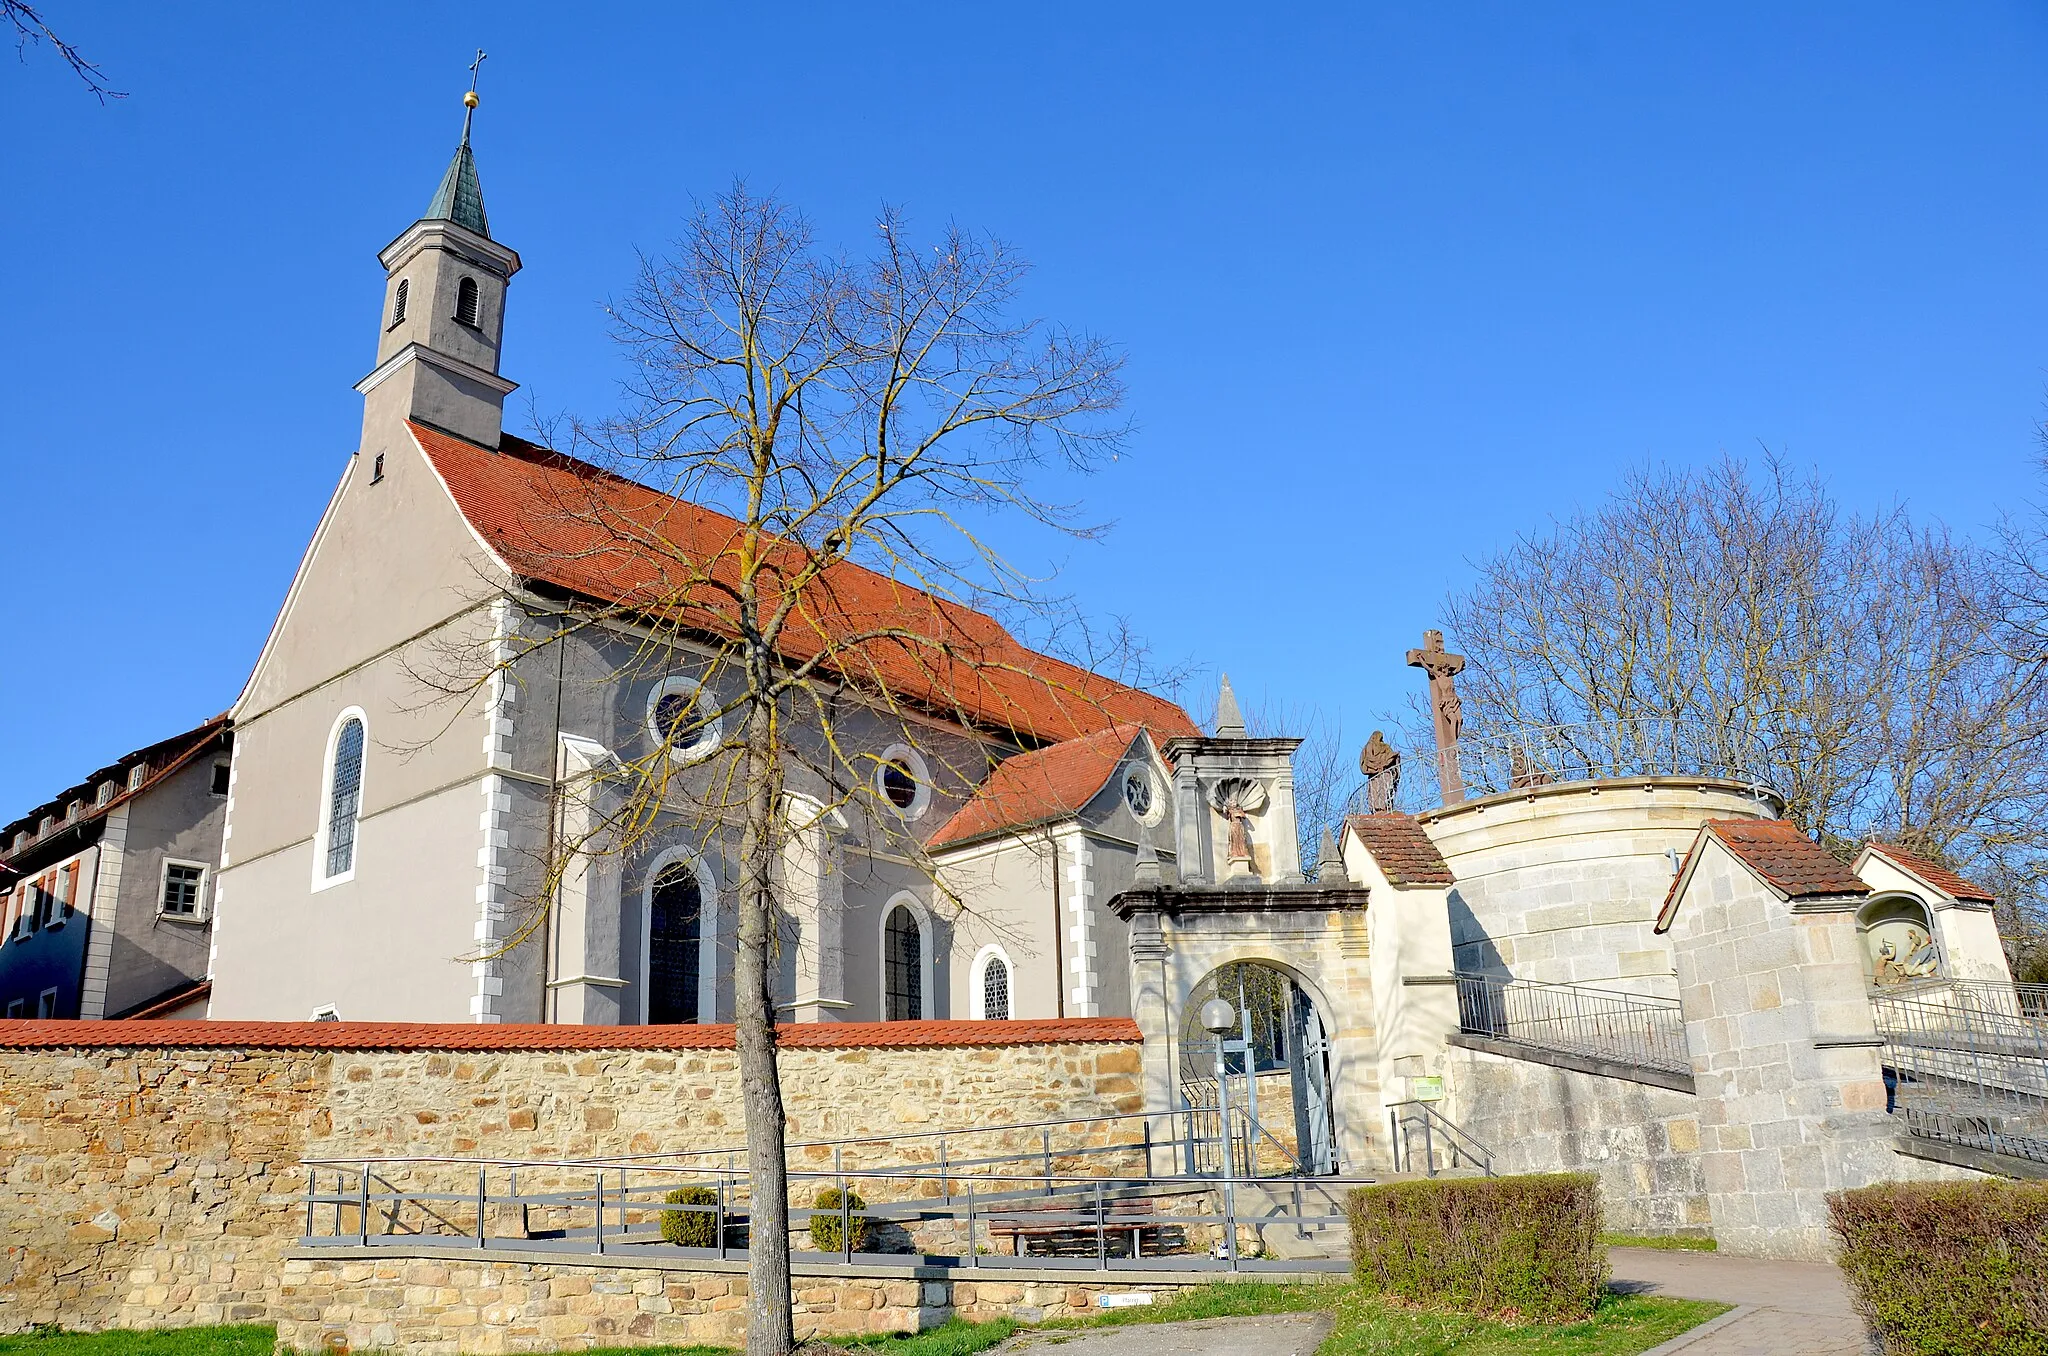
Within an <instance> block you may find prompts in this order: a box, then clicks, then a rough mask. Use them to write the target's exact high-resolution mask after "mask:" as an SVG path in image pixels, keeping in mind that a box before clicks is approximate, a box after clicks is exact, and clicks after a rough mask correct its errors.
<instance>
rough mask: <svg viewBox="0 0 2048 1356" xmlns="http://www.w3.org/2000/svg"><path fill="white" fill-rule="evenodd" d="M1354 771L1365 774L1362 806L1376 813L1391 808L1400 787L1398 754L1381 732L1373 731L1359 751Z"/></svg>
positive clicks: (1383, 812)
mask: <svg viewBox="0 0 2048 1356" xmlns="http://www.w3.org/2000/svg"><path fill="white" fill-rule="evenodd" d="M1358 770H1359V771H1360V772H1361V773H1363V774H1364V775H1365V808H1366V809H1367V810H1368V811H1369V812H1371V813H1373V814H1376V815H1383V814H1386V813H1387V812H1389V811H1390V810H1392V809H1393V808H1394V797H1395V795H1396V793H1398V792H1399V791H1400V789H1401V755H1400V754H1398V753H1396V752H1394V746H1393V745H1391V744H1389V743H1387V737H1386V735H1385V734H1384V733H1382V732H1381V731H1379V730H1374V731H1373V732H1372V738H1371V739H1368V740H1366V741H1365V747H1364V748H1363V749H1361V750H1359V754H1358Z"/></svg>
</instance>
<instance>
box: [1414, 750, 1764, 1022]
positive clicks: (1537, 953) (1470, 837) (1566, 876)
mask: <svg viewBox="0 0 2048 1356" xmlns="http://www.w3.org/2000/svg"><path fill="white" fill-rule="evenodd" d="M1774 809H1775V807H1774V806H1773V805H1768V804H1766V803H1763V802H1759V801H1758V800H1756V799H1755V798H1753V796H1752V795H1751V793H1750V791H1749V789H1748V788H1745V787H1743V786H1741V785H1739V784H1737V783H1721V782H1712V781H1703V780H1702V779H1699V778H1692V779H1685V780H1681V779H1677V778H1659V777H1651V778H1632V779H1619V778H1617V779H1615V780H1613V781H1607V782H1597V783H1576V784H1572V785H1559V786H1545V787H1539V788H1534V789H1531V790H1529V791H1527V792H1522V793H1516V794H1513V795H1503V796H1489V797H1486V798H1484V799H1482V800H1473V801H1466V802H1464V803H1462V804H1459V805H1452V806H1446V807H1445V808H1443V809H1440V810H1431V811H1429V812H1427V813H1425V814H1423V815H1420V816H1418V818H1419V819H1421V821H1422V823H1423V827H1424V829H1425V831H1426V832H1427V833H1428V834H1429V837H1430V840H1431V841H1432V842H1434V843H1435V844H1436V846H1437V850H1438V851H1439V852H1441V853H1443V855H1444V860H1445V861H1446V862H1447V863H1449V865H1450V868H1451V872H1452V874H1453V875H1454V876H1456V878H1457V884H1456V885H1455V886H1453V887H1452V888H1451V892H1450V901H1449V902H1450V916H1451V940H1452V943H1453V945H1454V946H1455V948H1456V962H1457V968H1458V969H1459V970H1462V971H1469V972H1474V973H1484V974H1495V975H1513V976H1514V977H1515V978H1517V979H1529V980H1538V981H1541V982H1543V983H1550V984H1596V985H1604V986H1608V987H1612V988H1621V989H1629V990H1634V991H1637V992H1641V993H1650V994H1656V995H1658V996H1660V997H1664V998H1671V997H1675V996H1676V995H1677V992H1678V990H1677V984H1676V981H1675V980H1674V979H1673V967H1672V959H1671V946H1670V943H1669V942H1668V941H1667V940H1666V939H1665V938H1662V937H1659V936H1657V935H1656V934H1655V932H1654V931H1653V924H1654V923H1655V921H1656V917H1657V909H1658V906H1659V905H1661V904H1662V903H1663V901H1664V894H1665V892H1666V891H1667V890H1668V889H1669V888H1670V886H1671V878H1672V876H1673V875H1674V874H1675V872H1676V863H1675V858H1674V857H1673V855H1672V854H1674V853H1676V854H1683V853H1684V852H1685V851H1686V849H1687V848H1689V847H1691V845H1692V840H1693V838H1694V837H1695V836H1696V835H1697V834H1698V832H1699V829H1700V826H1701V825H1702V824H1704V823H1706V822H1707V821H1708V820H1710V819H1753V818H1757V817H1759V816H1760V815H1761V814H1762V813H1763V812H1765V811H1766V810H1773V811H1774Z"/></svg>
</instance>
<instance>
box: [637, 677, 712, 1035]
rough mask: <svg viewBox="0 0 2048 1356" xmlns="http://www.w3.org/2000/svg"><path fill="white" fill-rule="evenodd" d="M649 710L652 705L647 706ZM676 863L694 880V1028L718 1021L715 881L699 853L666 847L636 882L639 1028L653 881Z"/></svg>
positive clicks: (649, 960) (645, 1011)
mask: <svg viewBox="0 0 2048 1356" xmlns="http://www.w3.org/2000/svg"><path fill="white" fill-rule="evenodd" d="M649 709H650V710H652V703H650V704H649ZM678 862H681V863H686V864H687V865H688V866H689V868H690V874H691V875H693V876H695V877H696V878H697V900H698V907H699V909H701V910H702V912H701V913H700V914H699V915H698V919H697V1025H699V1026H704V1025H706V1024H708V1023H713V1022H716V1021H717V1020H718V971H717V968H716V962H717V960H718V879H717V877H715V876H714V875H712V873H711V868H710V866H709V865H707V864H706V863H705V861H704V858H703V856H702V855H701V854H699V853H697V852H694V851H692V850H691V849H689V848H686V847H677V848H670V849H668V850H667V851H666V852H663V853H662V854H661V855H659V856H658V857H656V858H655V859H654V860H653V861H652V862H651V863H649V864H648V867H647V870H646V872H645V874H644V875H643V876H642V877H641V881H640V1025H642V1026H649V1025H651V1023H650V1022H649V1020H648V1019H649V1017H650V1016H651V1015H652V1011H651V1010H652V1008H653V1007H654V1003H653V998H654V995H653V993H652V992H651V991H650V989H649V985H650V984H652V983H653V969H654V882H655V881H657V880H659V879H661V873H662V872H664V871H666V870H668V869H669V868H670V867H671V866H674V865H676V864H677V863H678Z"/></svg>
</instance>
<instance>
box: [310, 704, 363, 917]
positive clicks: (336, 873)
mask: <svg viewBox="0 0 2048 1356" xmlns="http://www.w3.org/2000/svg"><path fill="white" fill-rule="evenodd" d="M363 736H364V730H363V714H362V712H360V711H357V710H354V709H351V710H348V711H344V712H342V714H341V719H340V720H338V721H336V722H335V726H334V734H333V736H332V739H331V742H330V743H329V745H328V750H327V795H326V797H325V799H324V800H323V801H322V802H321V806H320V820H321V823H320V854H319V858H318V860H317V863H316V866H315V881H316V883H318V882H321V881H325V882H330V883H331V882H336V881H342V880H347V879H349V878H350V877H351V876H353V875H354V874H355V869H356V823H357V821H358V820H359V819H360V818H361V817H362V809H363Z"/></svg>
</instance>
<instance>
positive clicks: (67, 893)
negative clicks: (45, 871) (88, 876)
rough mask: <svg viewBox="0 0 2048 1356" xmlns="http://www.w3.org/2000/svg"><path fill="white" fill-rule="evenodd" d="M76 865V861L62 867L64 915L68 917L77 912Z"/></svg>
mask: <svg viewBox="0 0 2048 1356" xmlns="http://www.w3.org/2000/svg"><path fill="white" fill-rule="evenodd" d="M78 866H79V864H78V863H77V862H73V863H72V864H71V865H69V866H67V867H65V868H64V916H65V917H66V918H69V917H70V916H71V915H72V914H74V913H77V912H78Z"/></svg>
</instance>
